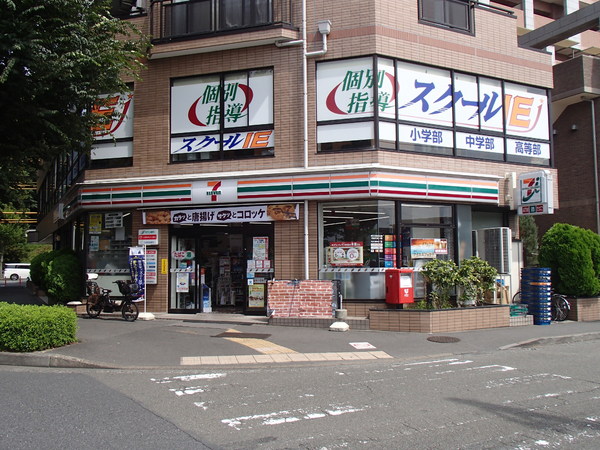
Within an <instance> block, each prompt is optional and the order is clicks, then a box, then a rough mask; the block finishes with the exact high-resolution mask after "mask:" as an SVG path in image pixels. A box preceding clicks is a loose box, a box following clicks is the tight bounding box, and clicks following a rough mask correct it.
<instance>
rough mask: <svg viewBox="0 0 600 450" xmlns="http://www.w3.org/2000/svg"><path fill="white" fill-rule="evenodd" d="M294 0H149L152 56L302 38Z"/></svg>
mask: <svg viewBox="0 0 600 450" xmlns="http://www.w3.org/2000/svg"><path fill="white" fill-rule="evenodd" d="M292 3H293V2H292V0H158V1H153V2H152V3H151V4H150V10H149V17H150V19H149V20H150V34H151V35H152V37H153V41H152V42H153V44H154V48H153V49H152V58H165V57H172V56H181V55H188V54H196V53H207V52H214V51H222V50H229V49H234V48H244V47H253V46H258V45H267V44H273V43H275V42H276V41H282V40H293V39H297V38H298V29H297V28H294V26H293V24H292V13H293V11H292Z"/></svg>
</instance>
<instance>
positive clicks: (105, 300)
mask: <svg viewBox="0 0 600 450" xmlns="http://www.w3.org/2000/svg"><path fill="white" fill-rule="evenodd" d="M114 283H115V284H117V286H118V287H119V292H121V294H122V295H123V297H124V299H123V300H117V299H113V298H111V296H110V293H111V292H112V291H111V290H110V289H105V288H101V287H100V286H98V283H96V282H95V281H88V282H87V283H86V285H87V293H88V299H87V305H86V308H85V309H86V312H87V314H88V316H90V317H91V318H94V317H98V316H99V315H100V313H101V312H102V311H104V312H109V313H111V312H115V311H118V310H119V309H120V310H121V316H122V317H123V319H125V320H126V321H128V322H133V321H134V320H136V319H137V318H138V315H139V314H140V311H139V308H138V306H137V304H136V303H135V301H134V297H135V294H136V293H137V292H138V291H139V286H138V285H137V284H135V283H131V282H130V281H126V280H117V281H115V282H114Z"/></svg>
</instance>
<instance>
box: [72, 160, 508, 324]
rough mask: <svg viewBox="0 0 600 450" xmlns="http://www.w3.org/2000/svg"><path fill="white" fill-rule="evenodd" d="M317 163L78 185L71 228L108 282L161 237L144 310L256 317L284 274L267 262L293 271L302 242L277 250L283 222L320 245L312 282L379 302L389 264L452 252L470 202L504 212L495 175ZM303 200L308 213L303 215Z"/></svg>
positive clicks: (463, 234) (462, 242)
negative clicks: (341, 168)
mask: <svg viewBox="0 0 600 450" xmlns="http://www.w3.org/2000/svg"><path fill="white" fill-rule="evenodd" d="M314 172H315V173H313V174H305V173H303V174H301V175H300V174H298V175H290V176H287V177H278V178H274V177H264V178H258V177H256V178H252V179H250V178H248V179H229V180H223V181H221V182H220V185H218V183H215V182H214V181H206V180H204V181H193V182H189V183H178V184H177V185H173V184H169V185H167V184H152V185H150V184H148V185H138V186H112V187H102V188H100V187H94V188H87V187H86V188H82V189H81V191H80V195H79V208H83V209H87V210H88V211H89V212H88V213H87V214H85V215H84V217H87V219H86V220H84V221H82V222H81V223H83V224H84V225H81V224H80V225H78V226H83V228H82V230H83V229H84V230H85V232H84V233H83V234H84V235H85V244H84V245H83V247H84V248H85V249H86V260H87V270H88V272H96V273H99V274H100V276H101V281H100V284H101V285H106V286H110V284H107V283H109V282H110V281H111V280H113V279H118V278H123V277H125V276H128V275H129V270H128V265H127V259H128V248H129V247H131V246H136V245H140V235H142V234H144V233H147V232H150V233H154V231H156V233H157V235H158V236H157V241H156V242H158V245H150V246H148V247H147V251H150V254H149V257H148V261H151V262H152V264H153V266H154V273H151V272H150V271H149V272H148V273H146V282H147V283H149V286H148V290H147V295H148V306H149V310H150V311H169V312H173V313H175V312H189V313H196V312H201V311H205V312H207V311H224V310H230V311H232V312H233V311H235V312H242V313H246V314H264V313H266V308H267V305H266V299H267V296H268V290H267V286H268V281H269V280H271V279H273V278H281V276H282V275H278V274H277V273H276V267H277V266H278V265H279V267H281V266H283V265H285V266H294V267H298V268H299V267H302V265H303V260H304V256H303V254H302V253H303V252H302V249H301V248H300V247H299V248H297V249H296V251H293V252H292V251H289V250H287V249H281V248H278V247H277V246H278V245H279V246H281V245H286V244H285V243H282V242H278V241H277V236H281V234H277V233H275V227H280V228H279V230H280V233H283V234H289V235H293V236H292V239H293V240H294V241H296V242H302V241H304V242H305V243H306V242H307V241H310V242H318V248H315V247H314V244H312V245H313V246H312V247H309V248H308V252H309V254H310V255H311V257H312V256H313V255H318V267H314V266H313V267H310V268H309V271H310V276H311V277H312V278H313V279H321V280H329V279H336V280H342V289H343V294H344V298H345V299H349V300H351V299H362V300H369V299H370V300H376V299H379V300H381V299H383V298H385V293H384V272H385V270H386V269H388V268H390V267H403V266H411V267H418V265H419V264H420V262H422V261H423V260H424V259H423V258H424V257H427V256H428V255H429V256H433V257H442V258H452V259H454V258H458V257H461V256H462V254H463V253H461V252H464V248H465V247H467V246H470V245H469V244H470V242H471V241H470V235H471V230H472V229H473V225H472V217H473V216H474V215H476V214H477V212H476V210H477V209H481V210H483V209H485V210H487V211H492V212H493V213H492V214H493V215H494V216H497V217H498V219H497V225H498V226H501V225H502V223H501V220H502V219H501V217H502V215H503V214H505V213H506V208H504V209H502V208H499V206H498V205H499V180H500V178H499V177H495V176H478V177H472V178H470V177H465V176H462V177H451V176H440V175H438V174H436V175H432V174H431V175H428V174H425V173H402V172H400V171H381V170H377V171H368V170H365V171H360V172H335V171H328V172H327V171H324V170H321V171H316V170H315V171H314ZM225 200H226V201H225ZM307 205H308V206H309V211H313V212H316V214H312V213H311V214H312V215H306V214H305V211H304V210H305V207H306V206H307ZM304 218H308V221H307V222H308V225H309V226H308V227H307V230H308V236H302V226H303V219H304ZM298 221H300V223H299V224H298V225H296V226H289V227H288V224H289V223H291V222H296V223H298ZM288 230H289V231H288ZM299 245H300V246H301V244H299ZM434 247H435V248H434ZM284 250H285V251H284ZM428 252H429V253H428ZM342 253H343V255H342ZM276 254H277V255H279V256H278V260H276V257H275V255H276ZM311 261H316V260H315V259H311ZM313 264H314V263H313ZM298 272H299V271H298ZM303 275H304V274H303V273H294V275H293V276H292V278H297V279H302V278H303ZM102 278H104V279H105V280H106V282H105V283H102ZM207 297H208V299H207Z"/></svg>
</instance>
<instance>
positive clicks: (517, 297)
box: [512, 291, 521, 305]
mask: <svg viewBox="0 0 600 450" xmlns="http://www.w3.org/2000/svg"><path fill="white" fill-rule="evenodd" d="M512 302H513V305H518V304H519V303H521V291H517V293H516V294H515V295H513V298H512Z"/></svg>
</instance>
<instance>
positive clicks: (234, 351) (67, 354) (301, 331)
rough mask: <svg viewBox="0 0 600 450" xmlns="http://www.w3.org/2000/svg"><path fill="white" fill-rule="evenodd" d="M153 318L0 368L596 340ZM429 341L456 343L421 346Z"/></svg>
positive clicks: (227, 318) (409, 355) (11, 358)
mask: <svg viewBox="0 0 600 450" xmlns="http://www.w3.org/2000/svg"><path fill="white" fill-rule="evenodd" d="M0 301H10V302H14V303H27V304H43V303H42V302H41V301H40V300H39V299H37V297H34V296H33V295H32V294H31V293H29V292H28V291H27V290H26V289H25V288H22V287H18V286H2V287H0ZM155 316H156V319H155V320H147V321H146V320H137V321H135V322H125V321H124V320H123V319H122V318H121V316H120V314H118V313H114V314H102V315H100V317H98V318H96V319H89V318H87V317H79V318H78V326H79V329H78V332H77V337H78V339H79V342H78V343H75V344H72V345H68V346H65V347H61V348H56V349H52V350H45V351H41V352H32V353H10V352H0V364H3V365H17V366H37V367H72V368H75V367H81V368H85V367H90V368H120V369H144V368H164V369H167V368H168V369H173V368H177V369H187V368H194V367H219V366H222V365H229V366H231V365H244V366H252V365H258V364H262V365H264V364H282V363H286V364H313V363H315V362H317V361H322V362H329V363H331V362H334V363H335V364H338V363H343V362H347V361H357V360H362V361H367V360H378V359H387V360H389V361H394V360H395V361H398V360H412V359H423V358H439V357H448V356H451V355H460V354H465V353H479V352H492V351H497V350H508V349H511V348H515V347H531V346H536V345H547V344H556V343H567V342H575V341H582V340H590V339H600V322H572V321H565V322H560V323H552V324H551V325H527V326H518V327H507V328H491V329H485V330H473V331H463V332H457V333H442V335H441V336H440V335H435V336H432V335H429V334H425V333H402V332H388V331H364V330H352V329H350V330H349V331H346V332H333V331H329V330H328V329H320V328H298V327H282V326H274V325H268V324H267V321H266V318H265V317H253V316H243V315H237V314H216V313H206V314H189V315H173V314H156V315H155ZM332 321H333V319H332ZM432 337H437V338H441V339H437V340H441V341H456V342H441V343H440V342H433V341H431V340H428V338H432ZM448 338H450V339H448ZM452 338H453V339H452Z"/></svg>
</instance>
